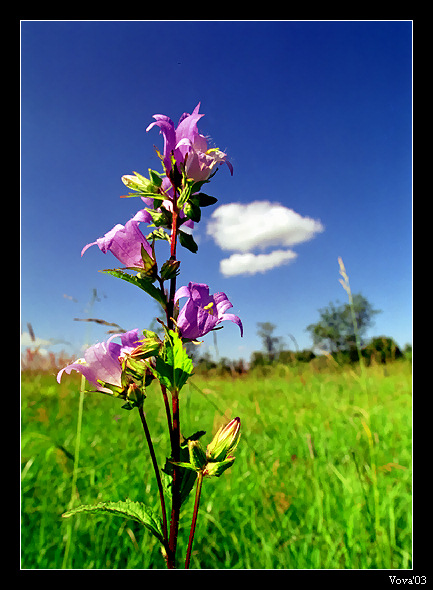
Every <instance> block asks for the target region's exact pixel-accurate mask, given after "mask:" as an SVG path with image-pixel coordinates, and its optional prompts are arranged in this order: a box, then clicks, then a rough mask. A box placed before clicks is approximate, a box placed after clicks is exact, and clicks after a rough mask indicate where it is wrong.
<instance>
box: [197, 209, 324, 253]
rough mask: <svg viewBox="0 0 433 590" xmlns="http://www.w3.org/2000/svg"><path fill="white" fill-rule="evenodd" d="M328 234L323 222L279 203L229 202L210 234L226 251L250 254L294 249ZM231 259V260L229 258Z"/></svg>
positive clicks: (214, 216)
mask: <svg viewBox="0 0 433 590" xmlns="http://www.w3.org/2000/svg"><path fill="white" fill-rule="evenodd" d="M322 231H324V227H323V225H322V224H321V222H320V221H319V220H316V219H312V218H310V217H302V216H301V215H299V213H296V212H295V211H293V209H288V208H287V207H284V206H283V205H281V204H279V203H271V202H269V201H253V202H252V203H248V204H242V203H229V204H227V205H221V206H220V207H218V209H216V210H215V211H214V212H213V214H212V216H211V219H210V221H209V223H208V225H207V234H208V235H210V236H212V237H213V239H214V240H215V242H216V243H217V244H218V246H220V248H222V249H223V250H232V251H235V252H236V251H237V252H248V251H250V250H252V249H254V248H260V249H264V248H267V247H269V246H280V247H281V246H293V245H294V244H300V243H302V242H307V241H308V240H311V239H312V238H313V237H315V235H316V234H317V233H320V232H322ZM229 260H230V259H229Z"/></svg>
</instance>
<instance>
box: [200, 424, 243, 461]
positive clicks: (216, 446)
mask: <svg viewBox="0 0 433 590" xmlns="http://www.w3.org/2000/svg"><path fill="white" fill-rule="evenodd" d="M240 429H241V420H240V418H234V419H233V420H232V421H231V422H229V423H228V424H227V425H226V426H222V427H221V428H220V429H219V430H218V432H217V433H216V434H215V436H214V438H213V440H212V442H211V443H210V444H208V446H207V452H206V454H207V458H208V461H211V462H214V463H218V462H221V461H225V460H226V459H228V458H229V455H230V454H231V453H233V451H234V450H235V449H236V447H237V445H238V442H239V439H240V436H241V433H240Z"/></svg>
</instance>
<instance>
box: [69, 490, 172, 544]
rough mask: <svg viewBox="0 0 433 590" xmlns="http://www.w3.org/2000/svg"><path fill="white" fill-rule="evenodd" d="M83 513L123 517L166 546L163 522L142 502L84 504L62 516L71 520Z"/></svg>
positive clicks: (127, 500)
mask: <svg viewBox="0 0 433 590" xmlns="http://www.w3.org/2000/svg"><path fill="white" fill-rule="evenodd" d="M81 512H88V513H90V514H108V515H111V516H123V518H130V519H132V520H135V521H137V522H139V523H141V524H142V525H144V526H145V527H146V528H147V529H148V530H149V531H150V532H151V533H152V534H153V535H155V537H156V538H157V539H159V541H161V543H163V544H164V538H163V535H162V524H161V520H160V519H159V518H158V517H156V516H155V515H154V513H153V510H152V509H151V508H149V506H146V505H145V504H143V503H142V502H133V501H132V500H129V499H126V500H125V501H124V502H99V503H98V504H93V505H91V504H83V505H81V506H78V507H77V508H73V509H72V510H68V511H67V512H65V513H64V514H62V516H63V518H69V517H70V516H73V515H75V514H80V513H81Z"/></svg>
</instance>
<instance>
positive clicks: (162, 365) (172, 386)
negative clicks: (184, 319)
mask: <svg viewBox="0 0 433 590" xmlns="http://www.w3.org/2000/svg"><path fill="white" fill-rule="evenodd" d="M193 368H194V367H193V364H192V360H191V359H190V358H189V356H188V355H187V353H186V350H185V348H184V347H183V343H182V340H181V338H180V337H179V335H178V334H177V333H176V332H174V331H173V330H167V333H166V336H165V340H164V343H163V345H162V347H161V350H160V353H159V356H157V357H156V365H155V372H156V374H157V377H158V379H159V380H160V381H161V382H162V383H163V384H164V385H165V386H166V387H167V388H168V389H169V390H170V391H171V392H175V391H176V392H179V391H180V390H181V389H182V387H183V386H184V385H185V383H186V380H187V379H188V377H189V376H190V375H191V374H192V371H193Z"/></svg>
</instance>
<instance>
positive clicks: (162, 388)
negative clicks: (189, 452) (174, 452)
mask: <svg viewBox="0 0 433 590" xmlns="http://www.w3.org/2000/svg"><path fill="white" fill-rule="evenodd" d="M160 386H161V391H162V397H163V398H164V406H165V413H166V415H167V424H168V432H169V435H170V443H171V447H172V448H173V426H172V423H171V412H170V403H169V401H168V396H167V388H166V386H165V385H164V384H163V383H160Z"/></svg>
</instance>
